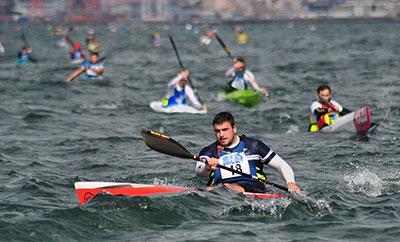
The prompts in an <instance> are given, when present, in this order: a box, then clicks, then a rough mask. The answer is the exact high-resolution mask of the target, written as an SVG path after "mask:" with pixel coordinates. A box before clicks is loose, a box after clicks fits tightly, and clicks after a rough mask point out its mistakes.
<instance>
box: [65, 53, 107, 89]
mask: <svg viewBox="0 0 400 242" xmlns="http://www.w3.org/2000/svg"><path fill="white" fill-rule="evenodd" d="M103 71H104V63H103V61H102V60H101V59H100V58H99V54H98V53H96V52H93V53H91V54H90V59H89V60H87V61H85V62H83V64H82V66H81V67H80V68H79V69H78V70H76V71H74V72H73V73H72V74H71V75H70V76H69V77H68V78H67V82H70V81H72V80H74V79H75V78H77V77H78V76H80V75H81V74H82V73H84V75H83V80H101V79H103V77H102V74H103Z"/></svg>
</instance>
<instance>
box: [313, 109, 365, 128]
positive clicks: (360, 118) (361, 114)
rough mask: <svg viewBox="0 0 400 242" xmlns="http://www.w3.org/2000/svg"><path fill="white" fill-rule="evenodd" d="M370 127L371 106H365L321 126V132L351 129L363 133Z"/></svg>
mask: <svg viewBox="0 0 400 242" xmlns="http://www.w3.org/2000/svg"><path fill="white" fill-rule="evenodd" d="M370 128H371V108H370V107H369V106H365V107H363V108H360V109H357V110H356V111H354V112H351V113H349V114H346V115H344V116H342V117H339V118H337V119H335V121H334V123H333V124H332V125H330V126H326V127H324V128H322V129H321V130H320V131H321V132H337V131H351V132H356V133H359V134H365V133H367V132H368V130H369V129H370Z"/></svg>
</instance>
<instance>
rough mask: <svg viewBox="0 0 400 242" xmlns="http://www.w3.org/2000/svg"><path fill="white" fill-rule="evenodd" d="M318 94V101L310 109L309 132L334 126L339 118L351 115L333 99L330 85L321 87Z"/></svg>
mask: <svg viewBox="0 0 400 242" xmlns="http://www.w3.org/2000/svg"><path fill="white" fill-rule="evenodd" d="M317 94H318V100H317V101H313V102H312V104H311V107H310V111H311V113H310V126H309V131H311V132H317V131H319V130H320V129H322V128H323V127H325V126H329V125H332V124H333V122H334V120H335V119H337V118H338V117H339V116H343V115H346V114H348V113H351V111H350V110H349V109H347V108H344V107H343V106H342V105H340V104H339V103H338V102H336V101H335V100H333V99H332V91H331V88H330V87H329V86H328V85H322V86H319V87H318V89H317Z"/></svg>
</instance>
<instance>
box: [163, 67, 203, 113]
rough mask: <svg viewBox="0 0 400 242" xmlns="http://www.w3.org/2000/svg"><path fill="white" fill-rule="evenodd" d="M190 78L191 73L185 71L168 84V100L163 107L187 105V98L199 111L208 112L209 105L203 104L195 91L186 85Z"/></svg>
mask: <svg viewBox="0 0 400 242" xmlns="http://www.w3.org/2000/svg"><path fill="white" fill-rule="evenodd" d="M188 78H189V71H187V70H184V71H181V72H179V74H178V75H177V76H176V77H175V78H174V79H172V80H171V81H170V82H169V83H168V93H167V95H168V96H167V98H165V99H164V101H163V104H162V105H163V107H169V106H173V105H177V104H185V105H186V104H187V99H186V97H187V98H188V99H189V100H190V102H191V104H192V105H193V106H194V107H195V108H197V109H199V110H207V105H205V104H201V103H200V101H199V100H198V98H197V97H196V95H195V94H194V91H193V89H192V88H191V87H190V86H189V85H188V84H186V82H187V79H188Z"/></svg>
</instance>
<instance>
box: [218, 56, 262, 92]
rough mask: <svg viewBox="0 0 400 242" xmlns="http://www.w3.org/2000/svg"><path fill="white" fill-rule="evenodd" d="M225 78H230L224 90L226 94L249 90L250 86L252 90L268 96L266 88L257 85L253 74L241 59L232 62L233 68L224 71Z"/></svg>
mask: <svg viewBox="0 0 400 242" xmlns="http://www.w3.org/2000/svg"><path fill="white" fill-rule="evenodd" d="M225 77H227V78H232V79H231V80H230V81H229V82H228V85H227V87H226V88H225V91H226V92H231V91H235V90H242V89H249V88H250V87H249V86H251V87H252V88H253V89H254V90H256V91H259V92H261V93H262V94H264V95H266V96H268V90H267V88H261V87H260V86H259V85H258V82H257V81H256V79H255V78H254V75H253V73H252V72H250V71H249V70H247V67H246V61H245V60H244V58H242V57H238V58H235V59H234V60H233V66H232V67H231V68H230V69H229V70H227V71H226V73H225Z"/></svg>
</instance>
